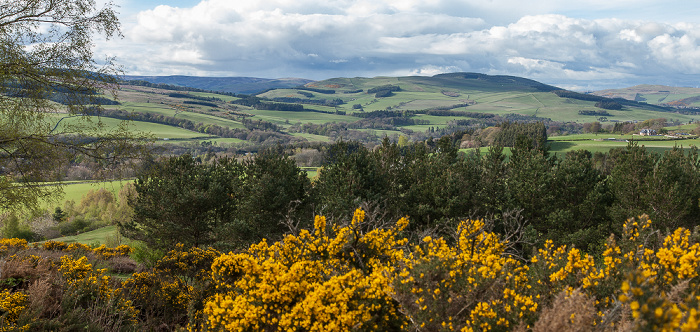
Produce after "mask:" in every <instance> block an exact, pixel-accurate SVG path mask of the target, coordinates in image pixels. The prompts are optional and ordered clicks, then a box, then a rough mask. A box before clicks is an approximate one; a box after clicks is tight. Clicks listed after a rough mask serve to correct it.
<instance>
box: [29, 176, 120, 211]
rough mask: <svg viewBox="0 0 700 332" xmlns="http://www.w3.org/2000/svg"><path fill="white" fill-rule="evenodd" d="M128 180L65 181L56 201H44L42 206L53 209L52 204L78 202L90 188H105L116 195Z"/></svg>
mask: <svg viewBox="0 0 700 332" xmlns="http://www.w3.org/2000/svg"><path fill="white" fill-rule="evenodd" d="M128 182H129V180H124V181H106V182H92V181H91V182H67V183H66V184H65V185H64V186H63V195H62V196H61V197H58V198H57V202H44V203H43V204H42V206H43V207H44V208H47V209H50V210H53V207H54V206H63V202H65V201H70V200H72V201H74V202H76V203H80V200H81V199H82V198H83V196H85V195H86V194H87V193H88V192H89V191H90V190H93V191H96V190H99V189H100V188H104V189H107V190H109V191H111V192H112V193H114V195H115V196H116V195H117V194H118V193H119V191H120V190H121V189H122V187H123V186H124V184H126V183H128Z"/></svg>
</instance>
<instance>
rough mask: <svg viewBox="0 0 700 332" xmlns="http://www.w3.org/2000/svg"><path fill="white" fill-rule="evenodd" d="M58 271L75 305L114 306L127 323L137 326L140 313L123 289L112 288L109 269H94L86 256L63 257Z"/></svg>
mask: <svg viewBox="0 0 700 332" xmlns="http://www.w3.org/2000/svg"><path fill="white" fill-rule="evenodd" d="M58 270H59V272H61V274H62V276H63V278H64V279H65V281H66V284H67V285H68V288H67V289H66V290H64V291H66V292H68V293H71V294H73V295H72V296H73V300H74V301H75V305H78V306H86V307H90V306H93V305H95V304H98V305H100V306H105V307H108V306H114V307H115V308H116V309H117V310H118V312H119V314H120V315H123V316H126V321H128V322H130V323H131V324H136V322H137V321H136V315H137V313H138V311H137V310H136V308H134V306H133V303H132V301H131V300H127V299H125V298H124V297H123V296H122V290H121V289H113V288H112V287H110V277H109V276H106V275H105V273H106V271H107V269H94V268H93V267H92V264H90V263H88V260H87V257H85V256H82V257H80V258H78V259H74V258H73V257H71V256H68V255H66V256H62V257H61V264H60V266H59V268H58Z"/></svg>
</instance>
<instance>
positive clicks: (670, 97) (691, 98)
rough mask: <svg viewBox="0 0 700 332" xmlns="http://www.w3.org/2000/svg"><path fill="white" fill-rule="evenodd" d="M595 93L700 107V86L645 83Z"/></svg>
mask: <svg viewBox="0 0 700 332" xmlns="http://www.w3.org/2000/svg"><path fill="white" fill-rule="evenodd" d="M593 94H594V95H597V96H603V97H608V98H624V99H627V100H634V101H639V102H646V103H649V104H654V105H662V106H671V107H700V88H689V87H673V86H666V85H648V84H643V85H636V86H633V87H629V88H623V89H609V90H601V91H596V92H593Z"/></svg>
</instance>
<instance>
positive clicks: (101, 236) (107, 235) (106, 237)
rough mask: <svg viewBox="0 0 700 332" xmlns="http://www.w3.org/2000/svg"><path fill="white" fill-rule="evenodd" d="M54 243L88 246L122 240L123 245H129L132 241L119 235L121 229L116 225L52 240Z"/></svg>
mask: <svg viewBox="0 0 700 332" xmlns="http://www.w3.org/2000/svg"><path fill="white" fill-rule="evenodd" d="M51 240H52V241H59V242H65V243H76V242H77V243H82V244H87V245H98V246H99V245H101V244H107V243H108V242H115V241H117V240H120V242H122V244H129V243H130V242H131V241H130V240H129V239H127V238H124V237H122V236H121V235H119V229H118V228H117V226H116V225H110V226H105V227H102V228H98V229H95V230H92V231H89V232H85V233H82V234H78V235H72V236H64V237H59V238H55V239H51Z"/></svg>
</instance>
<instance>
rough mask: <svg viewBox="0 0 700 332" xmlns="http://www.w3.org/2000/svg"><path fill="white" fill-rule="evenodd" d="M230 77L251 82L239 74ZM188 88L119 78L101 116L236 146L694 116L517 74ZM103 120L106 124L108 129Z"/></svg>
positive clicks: (168, 136) (174, 137) (185, 139)
mask: <svg viewBox="0 0 700 332" xmlns="http://www.w3.org/2000/svg"><path fill="white" fill-rule="evenodd" d="M197 80H199V84H198V86H199V87H200V88H197V89H202V88H201V87H204V88H215V87H216V85H215V84H214V83H215V82H214V81H216V80H215V79H212V78H193V77H190V78H188V79H187V80H186V81H177V80H176V79H175V78H173V81H167V82H169V83H168V84H170V83H177V82H181V83H182V82H185V83H187V82H189V83H188V84H190V83H192V82H196V81H197ZM207 82H208V83H207ZM213 82H214V83H213ZM222 82H224V80H220V81H219V83H222ZM230 82H233V81H230ZM238 82H239V84H256V81H255V79H248V78H240V80H239V81H238ZM245 82H248V83H245ZM222 84H223V83H222ZM193 85H195V84H193ZM197 89H191V90H192V91H186V90H187V88H183V87H182V86H173V85H166V84H165V83H164V84H162V85H152V86H142V85H134V84H129V83H128V82H125V83H124V84H123V85H122V86H121V91H120V94H119V105H111V106H106V107H107V112H106V113H105V114H104V115H105V116H106V117H111V118H117V119H132V120H135V121H134V123H133V126H134V128H135V129H139V130H143V131H150V132H152V133H153V134H154V136H155V137H157V138H159V139H160V140H161V141H168V142H167V143H191V142H195V143H197V144H198V145H199V144H204V143H203V142H208V143H207V144H210V143H213V144H219V145H221V144H235V145H236V146H237V147H238V148H240V149H256V148H254V146H257V147H259V146H261V145H272V144H287V143H301V142H328V141H333V140H337V139H341V138H342V139H344V140H357V141H360V142H365V143H370V142H372V143H377V142H379V141H381V139H382V138H383V137H384V136H389V137H392V138H394V139H396V138H397V137H398V136H399V135H403V136H406V137H407V138H408V139H409V140H411V141H416V140H424V139H427V138H428V137H439V136H441V135H446V134H450V133H454V132H460V131H464V130H472V129H479V128H484V127H490V126H495V125H497V124H498V123H501V122H504V121H518V122H523V121H525V122H532V121H542V122H545V124H546V125H547V126H554V127H560V128H569V129H566V130H567V132H571V129H570V128H574V132H575V130H576V129H575V128H576V126H578V128H579V129H578V130H580V127H581V124H583V123H590V122H594V121H600V122H602V123H603V125H605V124H606V123H607V124H612V123H613V122H625V121H633V122H635V121H636V122H639V121H644V120H647V119H654V118H667V119H669V120H673V121H674V122H676V123H689V122H692V121H697V120H699V119H700V114H696V113H693V112H687V111H686V112H685V114H681V113H682V112H684V111H683V110H678V109H675V108H669V107H661V106H657V105H651V104H646V103H639V102H634V101H623V100H620V99H617V101H618V102H619V103H618V102H615V103H618V104H619V109H602V108H599V107H596V105H597V103H598V102H600V101H601V100H607V101H612V100H609V99H606V98H603V97H599V96H596V95H589V94H578V93H574V92H563V91H562V90H561V89H559V88H557V87H554V86H550V85H546V84H542V83H539V82H536V81H533V80H529V79H525V78H520V77H513V76H490V75H484V74H476V73H452V74H441V75H436V76H433V77H424V76H411V77H374V78H363V77H355V78H332V79H328V80H323V81H318V82H306V83H305V84H304V85H296V86H294V87H287V88H277V89H269V90H267V91H264V92H262V93H260V94H257V95H254V96H253V95H243V94H233V93H223V92H222V93H209V92H202V90H197ZM183 90H184V91H183ZM615 103H614V104H615ZM109 120H110V121H107V124H108V125H116V124H112V122H111V119H109ZM114 123H116V121H114ZM562 130H564V129H562ZM562 133H564V131H562Z"/></svg>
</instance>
